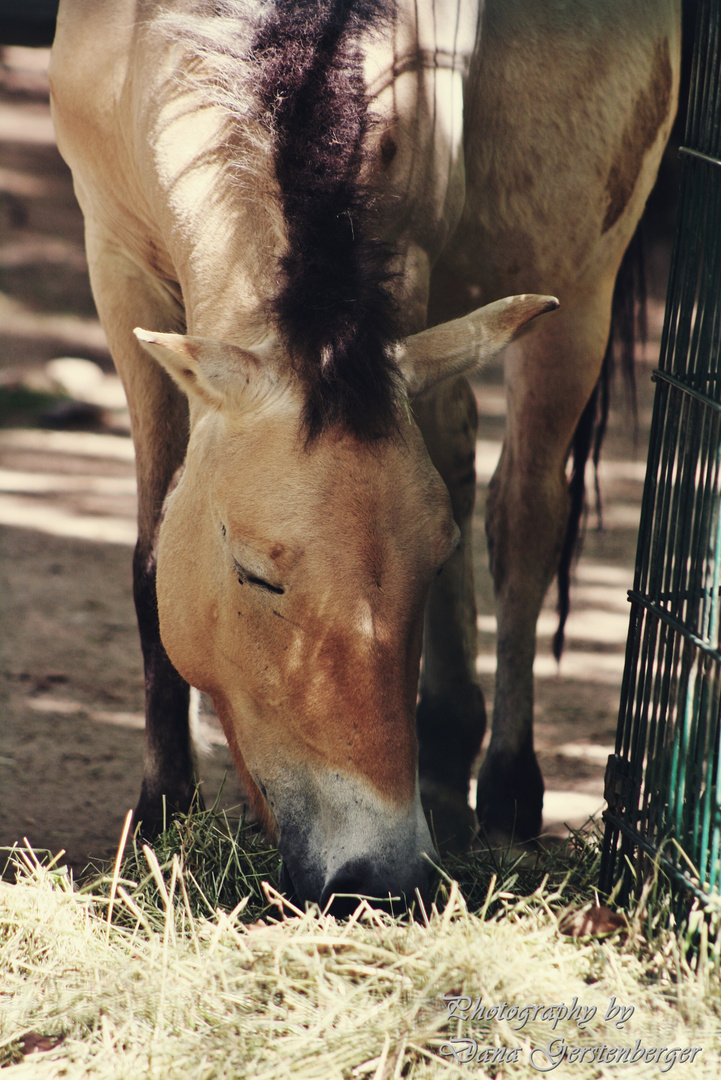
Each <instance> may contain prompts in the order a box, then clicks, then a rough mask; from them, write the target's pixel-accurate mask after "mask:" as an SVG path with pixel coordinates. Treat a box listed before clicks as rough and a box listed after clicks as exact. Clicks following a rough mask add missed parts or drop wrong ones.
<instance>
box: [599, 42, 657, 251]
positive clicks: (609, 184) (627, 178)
mask: <svg viewBox="0 0 721 1080" xmlns="http://www.w3.org/2000/svg"><path fill="white" fill-rule="evenodd" d="M672 85H673V69H672V67H671V54H670V50H669V44H668V40H667V39H666V38H664V40H663V41H662V42H659V43H658V44H657V46H656V50H655V53H654V58H653V64H652V66H651V78H650V80H649V84H648V87H647V88H646V89H645V90H643V91H642V92H641V93H640V94H639V96H638V98H637V100H636V105H635V108H634V111H633V117H632V119H631V121H630V123H629V124H628V125H627V126H626V129H625V131H624V133H623V138H622V141H621V152H620V154H619V156H618V157H617V158H616V160H615V161H614V163H613V165H612V166H611V170H610V172H609V174H608V180H607V181H606V193H607V195H608V206H607V208H606V214H605V217H604V219H603V225H602V227H601V232H602V233H606V232H608V230H609V229H610V228H611V227H612V226H613V225H615V223H616V222H617V221H618V219H619V218H620V216H621V214H622V213H623V211H624V210H625V209H626V206H627V205H628V203H629V201H630V199H631V196H632V195H633V192H634V189H635V187H636V180H637V179H638V174H639V173H640V171H641V166H642V165H643V159H644V155H645V154H646V151H647V150H650V148H651V147H652V146H653V144H654V142H655V141H656V136H657V135H658V132H659V129H660V127H661V125H662V124H663V122H664V120H665V119H666V117H667V116H668V110H669V103H670V100H671V88H672Z"/></svg>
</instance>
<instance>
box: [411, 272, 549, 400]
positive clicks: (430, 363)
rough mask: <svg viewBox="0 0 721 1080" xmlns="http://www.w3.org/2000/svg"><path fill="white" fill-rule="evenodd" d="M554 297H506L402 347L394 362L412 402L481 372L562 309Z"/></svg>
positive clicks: (414, 335) (420, 336) (437, 327)
mask: <svg viewBox="0 0 721 1080" xmlns="http://www.w3.org/2000/svg"><path fill="white" fill-rule="evenodd" d="M558 306H559V305H558V300H557V299H556V298H555V296H537V295H535V294H533V293H523V294H521V295H520V296H507V297H506V298H505V300H496V301H495V302H494V303H492V304H487V305H486V306H485V307H482V308H478V309H477V310H476V311H472V312H471V314H470V315H464V316H463V318H461V319H453V321H452V322H447V323H441V324H440V326H432V327H431V328H430V330H423V331H421V333H420V334H413V335H412V337H408V338H406V339H405V341H403V342H401V343H400V345H399V346H398V348H397V351H396V356H395V359H396V363H397V364H398V366H399V368H400V369H401V373H402V375H403V377H404V379H405V381H406V387H407V390H408V396H409V397H415V396H416V395H417V394H422V393H424V392H425V391H426V390H430V389H431V387H433V386H435V385H436V383H439V382H441V381H442V380H443V379H448V378H450V376H451V375H461V374H463V372H464V371H470V370H471V369H472V368H476V367H480V366H481V365H482V364H485V363H486V362H487V361H488V360H490V359H492V357H494V356H495V355H496V354H497V353H499V352H500V351H501V349H503V348H505V346H506V345H508V344H509V343H510V342H511V341H512V340H513V339H514V337H515V336H516V334H518V333H519V331H520V330H522V329H523V327H524V326H526V325H527V324H528V323H529V322H530V321H531V320H532V319H535V318H536V316H537V315H542V314H543V313H544V312H546V311H554V310H555V309H556V308H557V307H558Z"/></svg>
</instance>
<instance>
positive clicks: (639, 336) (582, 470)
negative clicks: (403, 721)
mask: <svg viewBox="0 0 721 1080" xmlns="http://www.w3.org/2000/svg"><path fill="white" fill-rule="evenodd" d="M646 329H647V328H646V275H645V271H644V250H643V235H642V230H641V228H640V227H639V228H638V229H637V230H636V233H635V235H634V237H633V239H632V240H631V243H630V244H629V245H628V248H627V249H626V254H625V255H624V257H623V261H622V262H621V266H620V269H619V271H618V276H617V278H616V286H615V288H614V291H613V304H612V309H611V330H610V333H609V337H608V344H607V346H606V352H605V355H604V357H603V364H602V366H601V374H600V375H599V377H598V382H597V383H596V385H595V387H594V388H593V393H592V394H591V397H590V398H589V400H588V403H587V404H586V408H585V409H584V410H583V413H582V414H581V419H580V420H579V421H578V425H577V427H576V430H575V432H574V435H573V442H572V443H571V457H572V461H573V465H572V468H571V478H570V480H569V482H568V493H569V496H570V502H571V505H570V511H569V515H568V524H567V526H566V536H565V539H564V541H563V548H562V549H561V558H560V560H559V563H558V629H557V630H556V633H555V634H554V635H553V655H554V656H555V658H556V660H560V659H561V653H562V652H563V638H564V630H565V626H566V619H567V618H568V612H569V608H570V585H571V565H572V563H573V561H574V559H575V557H576V556H577V554H578V552H579V551H580V547H581V541H582V538H583V537H582V528H581V525H582V521H583V518H584V514H585V510H586V463H587V462H588V459H589V456H591V455H592V456H593V465H594V469H595V489H596V490H595V494H596V508H597V512H598V523H599V528H601V527H602V518H601V492H600V488H599V484H598V463H599V460H600V457H601V447H602V445H603V437H604V435H605V434H606V427H607V426H608V411H609V406H610V401H611V383H612V381H613V376H614V372H615V371H616V368H617V367H618V366H619V365H620V367H621V370H622V371H623V375H624V379H625V381H626V383H627V386H628V388H629V392H630V398H631V407H632V410H633V418H634V424H636V423H637V412H636V377H635V370H634V347H635V344H636V342H637V341H640V342H645V341H646Z"/></svg>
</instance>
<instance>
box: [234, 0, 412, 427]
mask: <svg viewBox="0 0 721 1080" xmlns="http://www.w3.org/2000/svg"><path fill="white" fill-rule="evenodd" d="M384 7H385V5H384V3H383V2H382V0H276V4H275V6H274V7H273V8H271V9H270V10H269V13H268V15H267V17H266V19H265V20H264V24H263V26H262V28H261V29H260V31H259V32H258V35H257V37H256V40H255V43H254V48H253V56H254V59H255V61H256V63H257V64H258V71H259V83H258V86H257V90H258V92H259V95H260V100H261V103H262V106H263V108H264V110H265V112H266V116H267V119H268V122H269V124H270V125H271V129H272V132H273V145H274V153H275V168H276V174H277V178H278V183H279V186H280V194H281V200H282V209H283V214H284V217H285V222H286V228H287V238H288V248H287V251H286V253H285V255H284V256H283V258H282V260H281V285H280V289H279V291H278V293H277V295H276V296H275V298H274V301H273V313H274V316H275V319H276V321H277V325H278V328H279V331H280V333H281V336H282V338H283V341H284V343H285V346H286V348H287V349H288V350H289V353H290V355H291V358H292V362H293V364H294V366H295V369H296V371H297V372H298V374H299V376H300V377H301V379H302V380H303V382H304V384H305V388H306V393H307V404H306V410H305V423H306V429H307V431H308V434H309V436H310V437H311V438H313V437H315V436H317V435H318V434H319V433H320V432H321V431H323V430H325V429H326V428H327V427H329V426H331V425H333V424H336V423H340V424H342V425H344V426H346V427H348V428H349V429H350V430H352V431H353V432H354V433H355V434H357V435H358V436H360V437H361V438H372V437H374V436H376V435H379V434H384V433H388V432H389V431H390V430H392V428H393V426H394V422H395V408H394V402H395V399H396V390H397V386H398V372H397V369H396V367H395V365H394V363H393V361H392V360H391V359H390V356H389V345H390V343H391V342H392V341H393V340H394V338H395V336H396V335H395V318H394V304H393V300H392V297H391V293H390V289H389V282H390V278H391V273H390V269H389V266H390V257H391V253H390V252H389V250H388V249H387V248H386V246H385V245H383V244H382V243H381V242H380V241H379V240H378V239H377V238H376V237H375V236H374V235H373V201H372V197H371V194H370V192H369V191H368V190H366V189H365V188H364V187H363V185H362V183H361V181H360V174H361V167H362V165H363V160H364V158H363V155H364V152H365V141H366V135H367V134H368V130H369V126H370V119H369V115H368V102H367V98H366V92H365V86H364V82H363V76H362V67H361V55H360V51H359V47H358V44H357V43H358V37H359V34H361V33H363V31H364V30H367V29H368V28H369V27H370V26H379V25H382V23H383V21H384V20H385V19H386V18H387V15H386V12H385V10H384Z"/></svg>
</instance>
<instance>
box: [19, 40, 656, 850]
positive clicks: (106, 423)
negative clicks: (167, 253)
mask: <svg viewBox="0 0 721 1080" xmlns="http://www.w3.org/2000/svg"><path fill="white" fill-rule="evenodd" d="M3 59H4V66H3V68H2V69H1V70H0V395H1V394H2V393H3V392H4V393H5V398H2V401H4V402H5V406H6V407H5V410H4V415H3V416H0V423H1V424H2V427H0V579H1V580H0V635H1V637H0V710H1V713H2V717H1V726H0V845H11V844H12V843H14V842H15V841H19V840H21V839H22V837H24V836H25V837H27V838H28V839H29V841H30V842H31V844H32V845H33V846H34V847H36V848H42V849H45V848H47V849H50V850H52V851H57V850H59V849H60V848H64V849H65V850H66V851H67V858H68V860H69V862H70V863H71V865H73V866H74V867H75V868H78V869H79V868H82V867H83V866H84V865H85V864H86V862H87V860H88V857H89V856H93V857H94V858H96V859H97V858H107V857H109V856H110V855H112V854H113V853H114V850H115V847H116V844H117V840H118V837H119V834H120V829H121V824H122V820H123V817H124V815H125V812H126V810H127V809H128V808H130V807H131V806H133V805H134V803H135V800H136V797H137V793H138V789H139V783H140V775H141V761H142V715H141V710H142V690H141V665H140V654H139V647H138V643H137V634H136V629H135V619H134V613H133V607H132V601H131V589H130V566H131V554H132V544H133V542H134V531H135V530H134V514H135V494H134V467H133V452H132V444H131V442H130V439H129V436H128V425H127V415H126V413H125V410H124V408H123V399H122V391H121V390H120V387H119V383H118V380H117V378H116V377H115V376H114V375H113V374H112V363H111V361H110V357H109V354H108V351H107V348H106V345H105V340H104V337H103V334H102V330H101V329H100V326H99V324H98V322H97V319H96V316H95V310H94V306H93V302H92V297H91V294H90V290H89V285H88V281H87V267H86V263H85V256H84V251H83V242H82V219H81V215H80V211H79V209H78V207H77V204H76V203H75V200H74V196H73V193H72V183H71V179H70V175H69V172H68V170H67V168H66V167H65V165H64V164H63V162H62V160H61V158H60V156H59V154H58V152H57V149H56V147H55V143H54V137H53V131H52V124H51V121H50V117H49V109H48V104H47V80H46V76H45V71H44V68H45V65H46V62H47V53H45V52H43V51H30V50H20V49H12V50H10V49H8V50H6V51H5V55H4V58H3ZM661 315H662V312H661V309H660V305H659V304H658V303H656V304H655V305H654V306H653V308H652V311H651V316H652V317H651V330H652V337H654V338H655V339H656V343H655V344H653V343H652V344H651V346H649V347H648V348H647V350H646V353H645V355H644V357H642V358H641V361H642V362H641V364H640V365H639V373H638V382H639V420H640V435H639V439H638V442H636V441H635V440H634V435H633V421H632V419H631V417H630V414H629V412H628V410H627V409H626V408H624V405H623V400H622V399H623V393H622V392H619V395H618V396H619V399H621V403H620V407H618V408H617V409H616V410H615V411H614V415H613V418H612V423H611V430H610V432H609V436H608V441H607V445H606V451H605V456H604V461H603V466H602V472H601V480H602V485H603V492H604V500H605V502H604V526H605V528H604V531H603V532H598V531H597V530H596V529H595V527H594V526H595V521H594V515H593V514H592V515H591V518H590V520H589V523H588V524H589V527H588V530H587V535H586V540H585V546H584V552H583V556H582V558H581V560H580V563H579V565H578V567H577V572H576V586H575V590H574V593H573V611H572V615H571V618H570V620H569V623H568V630H567V651H566V654H565V656H564V658H563V662H562V664H561V667H560V669H558V668H557V665H556V664H555V662H554V661H553V658H552V657H551V653H550V637H551V634H552V632H553V630H554V628H555V615H554V605H555V598H554V597H553V596H550V597H549V600H548V602H547V605H546V611H544V613H543V615H542V617H541V621H540V627H539V630H540V646H539V655H538V658H537V663H536V675H537V718H538V720H537V747H538V750H539V754H540V760H541V765H542V769H543V772H544V775H545V778H546V788H547V795H546V822H547V824H548V825H549V826H550V827H551V828H552V829H555V830H556V831H558V830H560V829H561V828H562V826H563V823H564V822H570V823H572V824H574V825H578V824H581V823H582V822H583V821H584V820H585V819H586V817H587V816H588V814H590V813H592V812H594V811H598V810H599V809H600V807H601V806H602V802H603V800H602V791H603V771H604V767H605V761H606V757H607V755H608V753H610V752H611V749H612V745H613V739H614V732H615V725H616V715H617V710H618V700H619V691H620V683H621V675H622V671H623V653H624V647H625V638H626V631H627V625H628V604H627V601H626V590H627V589H628V588H629V587H630V586H631V583H632V574H633V562H634V556H635V547H636V529H637V524H638V516H639V505H640V498H641V491H642V484H643V475H644V470H645V447H646V439H647V432H648V425H649V422H650V411H651V401H652V386H651V383H650V369H651V366H652V364H653V362H654V361H655V355H656V354H657V350H658V345H657V339H658V335H659V333H660V322H661ZM62 357H65V358H68V357H70V358H80V359H83V360H85V361H92V365H90V364H87V363H86V364H85V365H78V364H75V365H73V364H72V363H64V364H48V362H49V361H53V360H57V358H62ZM501 383H502V375H501V371H500V369H498V368H495V369H493V370H491V371H490V372H487V373H485V374H484V377H483V380H482V382H479V383H478V385H477V393H478V400H479V407H480V413H481V429H480V432H479V444H478V476H479V491H478V496H479V497H478V540H479V542H478V544H477V547H478V579H479V626H480V629H481V644H480V651H479V657H478V669H479V673H480V675H481V679H482V682H483V686H484V689H485V690H486V692H487V694H488V697H489V700H490V699H492V693H493V671H494V655H493V652H494V619H493V614H492V612H493V607H492V597H491V589H490V580H489V576H488V568H487V556H486V552H485V542H484V540H483V518H482V512H483V505H484V502H485V490H486V484H487V482H488V480H489V478H490V476H491V473H492V471H493V467H494V464H495V461H496V460H497V458H498V454H499V452H500V446H501V439H502V435H503V426H504V401H503V393H502V387H501ZM20 388H30V389H31V390H34V391H35V393H34V394H31V395H30V397H29V398H27V396H26V397H23V396H22V394H20V393H19V389H20ZM63 390H65V392H66V393H69V394H70V400H72V401H73V402H75V404H74V405H72V406H71V405H69V400H68V399H65V400H63V399H59V398H57V396H56V395H57V394H58V393H59V392H62V391H63ZM8 393H9V394H10V396H9V398H8V396H7V395H8ZM13 395H14V396H13ZM42 395H46V397H43V396H42ZM8 400H9V402H10V405H9V406H8V405H7V402H8ZM78 403H80V404H79V406H78ZM48 412H49V413H50V415H49V416H46V417H45V419H42V415H41V414H43V413H48ZM38 422H40V423H45V424H51V425H54V426H55V430H37V424H38ZM32 425H35V428H34V429H33V426H32ZM73 427H75V428H77V429H78V430H72V428H73ZM205 711H206V714H207V715H206V720H205V727H206V732H207V733H208V735H209V737H210V741H211V743H212V752H211V754H210V756H209V757H208V758H207V759H206V760H205V761H204V763H203V767H202V774H203V780H204V785H205V793H206V800H208V799H212V798H213V797H214V795H215V793H216V792H217V790H218V789H219V787H220V786H221V784H222V782H223V777H224V775H225V774H226V773H227V774H228V779H227V782H226V786H225V789H224V802H225V803H226V804H227V805H233V804H236V803H237V801H238V799H239V788H238V785H237V782H236V780H235V778H234V775H233V772H232V766H231V763H230V756H229V753H228V751H227V748H226V747H225V745H224V743H223V740H222V736H221V735H220V733H219V729H218V727H217V724H216V723H215V721H214V719H213V717H212V715H210V710H209V707H208V705H207V703H206V706H205ZM3 861H4V860H3V859H2V857H0V869H2V864H3Z"/></svg>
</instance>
